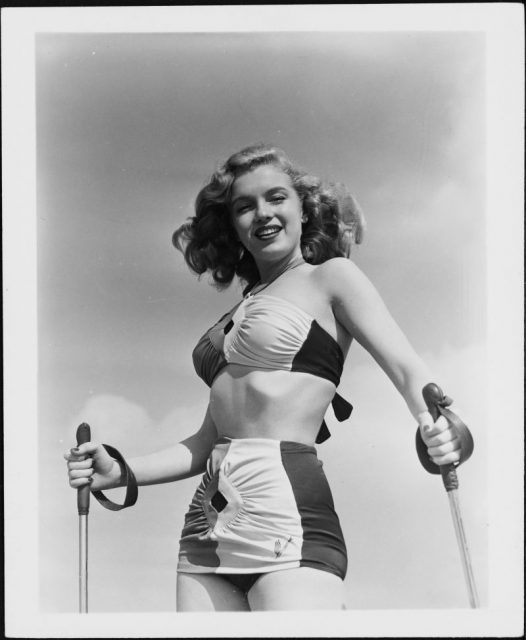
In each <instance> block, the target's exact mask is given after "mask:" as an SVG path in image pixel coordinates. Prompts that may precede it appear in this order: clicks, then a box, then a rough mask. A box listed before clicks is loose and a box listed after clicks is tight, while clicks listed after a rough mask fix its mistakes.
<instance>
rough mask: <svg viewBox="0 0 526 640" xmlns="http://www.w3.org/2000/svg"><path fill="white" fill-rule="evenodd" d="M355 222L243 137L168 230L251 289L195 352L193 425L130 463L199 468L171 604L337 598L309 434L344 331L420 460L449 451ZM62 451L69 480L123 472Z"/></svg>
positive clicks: (450, 459) (148, 474)
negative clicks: (385, 380)
mask: <svg viewBox="0 0 526 640" xmlns="http://www.w3.org/2000/svg"><path fill="white" fill-rule="evenodd" d="M362 231H363V219H362V216H361V213H360V211H359V209H358V207H357V205H356V203H355V202H354V200H353V198H352V197H351V196H349V195H348V194H346V192H345V191H344V190H343V189H342V188H341V187H335V186H334V185H332V186H331V185H328V186H325V185H323V184H322V183H321V182H320V180H318V179H316V178H313V177H312V176H309V175H308V174H306V173H305V172H303V171H301V170H299V169H297V168H295V167H294V166H293V165H292V163H291V162H290V161H289V160H288V158H287V157H286V156H285V154H284V153H283V152H282V151H281V150H279V149H276V148H273V147H269V146H266V145H255V146H252V147H249V148H247V149H244V150H243V151H241V152H239V153H237V154H234V155H233V156H232V157H231V158H229V159H228V160H227V162H226V163H225V164H224V165H223V166H222V167H221V168H220V169H219V170H217V171H216V173H214V175H213V176H212V179H211V181H210V183H209V184H208V185H206V186H205V187H204V188H203V189H202V190H201V192H200V193H199V195H198V198H197V201H196V215H195V217H194V218H192V219H191V220H190V221H189V222H187V223H186V224H185V225H183V226H182V227H181V228H180V229H179V230H178V231H176V232H175V234H174V244H175V246H176V247H178V248H179V249H181V250H183V251H184V254H185V259H186V261H187V263H188V264H189V266H190V267H191V268H192V269H193V270H194V271H195V272H196V273H198V274H202V273H205V272H207V271H208V272H210V273H211V274H212V276H213V278H214V281H215V283H216V284H217V285H218V286H226V285H228V284H229V283H230V282H231V281H232V280H233V278H234V277H235V276H238V277H239V278H240V279H241V280H242V281H243V282H245V283H246V285H247V286H246V288H245V290H244V294H245V295H244V298H243V300H241V302H240V303H239V304H238V305H236V307H234V309H233V310H231V311H230V312H228V313H227V314H226V315H224V316H223V317H222V318H221V319H220V320H219V321H218V322H217V323H216V324H215V325H214V326H213V327H212V328H211V329H210V330H209V331H208V332H207V333H206V334H205V336H203V338H202V339H201V340H200V342H199V343H198V345H197V347H196V349H195V350H194V364H195V366H196V370H197V372H198V374H199V375H200V376H201V377H202V378H203V379H204V380H205V382H207V384H208V385H209V386H210V401H209V405H208V408H207V411H206V415H205V418H204V421H203V424H202V425H201V428H200V429H199V430H198V431H197V432H196V433H195V434H194V435H192V436H191V437H189V438H187V439H186V440H183V441H182V442H180V443H179V444H177V445H175V446H173V447H170V448H168V449H165V450H162V451H159V452H157V453H154V454H150V455H146V456H142V457H138V458H134V459H132V460H130V461H129V462H128V465H129V468H131V469H132V471H133V474H134V475H135V478H136V481H137V483H138V484H139V485H148V484H156V483H162V482H171V481H175V480H179V479H181V478H187V477H189V476H193V475H196V474H201V473H203V472H204V475H203V477H202V480H201V483H200V485H199V487H198V488H197V490H196V492H195V495H194V497H193V499H192V502H191V505H190V508H189V510H188V513H187V514H186V518H185V525H184V528H183V531H182V535H181V541H180V554H179V564H178V582H177V608H178V610H179V611H203V610H216V611H219V610H231V611H232V610H233V611H242V610H276V609H282V610H287V609H288V610H291V609H340V608H344V601H343V579H344V577H345V572H346V567H347V556H346V549H345V542H344V539H343V535H342V532H341V529H340V525H339V521H338V517H337V515H336V512H335V510H334V505H333V501H332V497H331V493H330V489H329V487H328V485H327V481H326V478H325V475H324V473H323V471H322V468H321V463H320V462H319V461H318V459H317V457H316V449H315V447H314V444H315V442H322V441H323V440H324V439H326V438H327V437H328V435H329V434H328V431H327V428H326V425H325V423H324V421H323V418H324V415H325V412H326V410H327V408H328V405H329V404H330V403H331V401H332V402H333V406H334V407H335V411H336V413H337V415H340V417H347V416H348V415H349V414H350V410H351V407H350V405H348V403H346V402H345V400H343V399H342V398H341V397H340V396H338V395H337V394H335V390H336V387H337V385H338V382H339V379H340V375H341V372H342V367H343V362H344V359H345V356H346V354H347V352H348V350H349V347H350V344H351V342H352V340H353V339H356V340H357V341H358V342H359V343H360V344H361V345H362V346H364V347H365V348H366V349H367V350H368V351H369V353H371V355H372V356H373V357H374V358H375V360H376V361H377V362H378V364H379V365H380V366H381V367H382V369H383V370H384V371H385V373H386V374H387V375H388V376H389V377H390V379H391V380H392V382H393V383H394V385H395V386H396V388H397V389H398V391H399V392H400V394H401V395H402V396H403V398H404V400H405V401H406V403H407V406H408V408H409V410H410V412H411V413H412V415H413V416H414V418H415V420H416V421H417V423H418V424H419V425H420V429H421V434H422V438H423V440H424V442H425V445H426V446H427V447H428V454H429V456H430V457H431V459H432V461H433V462H434V463H435V464H437V465H443V464H449V463H456V462H458V461H459V459H460V444H459V441H458V438H457V437H456V435H455V432H454V431H453V430H452V429H451V428H450V426H449V424H448V422H447V421H446V420H445V418H443V417H442V416H441V417H439V418H438V420H437V421H436V422H435V423H433V420H432V418H431V416H430V414H429V413H428V412H427V410H426V405H425V403H424V402H423V399H422V388H423V387H424V386H425V385H426V384H427V383H429V382H430V381H432V376H431V374H430V372H429V371H428V369H427V368H426V366H425V365H424V363H423V362H422V361H421V359H420V358H419V357H418V356H417V355H416V354H415V352H414V351H413V349H412V348H411V346H410V345H409V343H408V341H407V340H406V338H405V337H404V335H403V334H402V332H401V331H400V329H399V328H398V326H397V325H396V324H395V322H394V321H393V319H392V318H391V316H390V315H389V313H388V311H387V310H386V308H385V306H384V304H383V302H382V300H381V299H380V296H379V295H378V293H377V292H376V290H375V289H374V287H373V286H372V285H371V283H370V282H369V281H368V280H367V278H366V277H365V276H364V275H363V274H362V273H361V272H360V270H359V269H358V268H357V267H356V266H355V265H354V264H353V263H352V262H351V261H350V260H349V259H347V257H348V255H349V250H350V245H351V242H353V241H354V242H359V241H360V238H361V234H362ZM320 425H321V426H320ZM65 457H66V459H67V460H68V469H69V477H70V485H71V486H72V487H73V488H79V487H82V486H83V485H86V484H87V483H89V484H90V486H91V490H92V491H99V490H101V489H109V488H112V487H116V486H120V485H122V484H123V482H124V481H123V479H122V477H123V473H124V471H125V469H126V464H123V462H122V461H121V462H120V463H119V462H117V461H116V460H115V459H114V458H112V457H110V455H109V454H108V452H107V451H106V450H105V449H104V447H103V446H102V445H98V444H95V443H86V444H84V445H81V446H79V447H78V448H76V449H73V450H72V451H71V452H68V453H67V454H65Z"/></svg>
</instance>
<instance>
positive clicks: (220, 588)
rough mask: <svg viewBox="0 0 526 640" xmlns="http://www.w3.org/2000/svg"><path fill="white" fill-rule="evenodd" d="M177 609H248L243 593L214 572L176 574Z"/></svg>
mask: <svg viewBox="0 0 526 640" xmlns="http://www.w3.org/2000/svg"><path fill="white" fill-rule="evenodd" d="M177 611H249V607H248V603H247V599H246V597H245V594H244V593H243V592H242V591H240V590H239V589H238V588H237V587H235V586H234V585H233V584H231V583H230V582H228V581H227V580H225V579H224V578H222V577H221V576H219V575H217V574H214V573H178V574H177Z"/></svg>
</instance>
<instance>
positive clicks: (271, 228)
mask: <svg viewBox="0 0 526 640" xmlns="http://www.w3.org/2000/svg"><path fill="white" fill-rule="evenodd" d="M280 231H281V227H280V226H279V225H275V224H269V225H267V226H266V227H261V228H259V229H258V230H257V231H256V232H255V233H254V235H255V236H256V238H259V239H260V240H269V239H270V238H274V237H275V236H277V234H278V233H279V232H280Z"/></svg>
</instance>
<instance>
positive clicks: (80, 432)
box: [77, 422, 91, 613]
mask: <svg viewBox="0 0 526 640" xmlns="http://www.w3.org/2000/svg"><path fill="white" fill-rule="evenodd" d="M90 440H91V430H90V427H89V425H88V424H86V423H85V422H83V423H82V424H81V425H80V426H79V427H78V429H77V445H80V444H84V443H85V442H89V441H90ZM89 496H90V488H89V485H88V484H86V485H84V486H83V487H80V489H78V490H77V508H78V512H79V611H80V613H88V513H89Z"/></svg>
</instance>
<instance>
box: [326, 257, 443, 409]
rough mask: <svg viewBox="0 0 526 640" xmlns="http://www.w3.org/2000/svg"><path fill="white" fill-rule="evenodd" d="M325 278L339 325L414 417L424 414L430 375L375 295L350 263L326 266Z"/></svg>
mask: <svg viewBox="0 0 526 640" xmlns="http://www.w3.org/2000/svg"><path fill="white" fill-rule="evenodd" d="M325 264H326V265H327V267H329V268H328V269H327V270H326V273H325V274H324V278H325V281H326V287H327V289H328V292H329V295H330V298H331V304H332V308H333V312H334V315H335V317H336V319H337V320H338V322H340V324H341V325H342V326H343V327H344V328H345V329H346V330H347V331H348V333H350V334H351V335H352V336H353V337H354V338H356V340H357V341H358V342H359V343H360V344H361V345H362V346H363V347H364V348H365V349H366V350H367V351H368V352H369V353H370V354H371V355H372V357H373V358H374V359H375V360H376V362H377V363H378V364H379V365H380V367H381V368H382V369H383V370H384V371H385V373H386V374H387V375H388V376H389V378H390V379H391V381H392V382H393V384H394V385H395V387H396V388H397V389H398V391H399V392H400V394H401V395H402V397H403V398H404V400H405V401H406V403H407V406H408V407H409V410H410V411H411V413H412V414H413V416H414V417H415V418H416V419H418V415H419V414H420V413H422V412H424V411H426V410H427V407H426V404H425V402H424V400H423V398H422V388H423V387H424V385H425V384H427V383H428V382H430V381H431V380H432V375H431V372H430V371H429V369H428V368H427V366H426V365H425V364H424V362H423V361H422V360H421V358H420V357H419V356H418V355H417V354H416V353H415V351H414V349H413V348H412V346H411V345H410V344H409V341H408V340H407V338H406V337H405V335H404V334H403V332H402V331H401V329H400V328H399V326H398V325H397V324H396V322H395V321H394V319H393V318H392V316H391V314H390V313H389V311H388V309H387V307H386V306H385V304H384V302H383V300H382V299H381V297H380V295H379V293H378V291H377V290H376V289H375V287H374V286H373V284H372V283H371V282H370V281H369V280H368V278H367V277H366V276H365V275H364V274H363V273H362V271H360V269H358V267H357V266H356V265H355V264H354V263H352V262H351V261H350V260H347V259H345V258H341V259H338V258H337V259H334V260H331V261H330V263H329V262H328V263H325Z"/></svg>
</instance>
